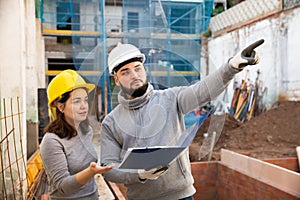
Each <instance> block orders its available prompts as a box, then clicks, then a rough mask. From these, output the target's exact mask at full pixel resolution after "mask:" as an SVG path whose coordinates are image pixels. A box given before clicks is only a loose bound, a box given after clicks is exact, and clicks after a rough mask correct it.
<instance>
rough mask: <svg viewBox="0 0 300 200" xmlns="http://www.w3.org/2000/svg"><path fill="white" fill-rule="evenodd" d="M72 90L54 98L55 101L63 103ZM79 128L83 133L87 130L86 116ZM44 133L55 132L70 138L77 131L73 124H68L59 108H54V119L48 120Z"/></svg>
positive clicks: (61, 136)
mask: <svg viewBox="0 0 300 200" xmlns="http://www.w3.org/2000/svg"><path fill="white" fill-rule="evenodd" d="M84 89H85V88H84ZM72 91H73V90H72ZM72 91H69V92H66V93H64V94H63V95H62V97H61V98H59V99H57V100H55V101H56V102H60V103H63V104H65V103H66V101H67V100H68V99H69V98H70V93H71V92H72ZM79 128H80V129H81V130H82V132H83V133H85V132H87V131H88V130H89V120H88V118H86V119H85V120H84V121H82V122H81V123H80V124H79ZM43 132H44V134H45V133H47V132H48V133H55V134H56V135H57V136H58V137H60V138H67V139H71V138H72V137H74V136H76V135H77V131H76V129H75V127H74V126H72V125H70V124H69V123H68V122H67V121H66V119H65V116H64V114H63V113H62V112H60V110H59V109H56V119H55V120H53V121H52V122H50V123H49V124H48V125H47V126H46V127H45V128H44V131H43Z"/></svg>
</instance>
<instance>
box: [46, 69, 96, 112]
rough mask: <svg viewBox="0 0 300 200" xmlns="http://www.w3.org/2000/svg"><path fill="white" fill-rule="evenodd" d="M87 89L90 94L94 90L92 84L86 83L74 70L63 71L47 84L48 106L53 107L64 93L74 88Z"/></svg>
mask: <svg viewBox="0 0 300 200" xmlns="http://www.w3.org/2000/svg"><path fill="white" fill-rule="evenodd" d="M81 87H83V88H87V91H88V93H90V92H91V91H92V90H93V89H94V88H95V85H94V84H90V83H86V82H85V80H84V79H83V78H82V77H81V76H80V75H79V74H78V73H77V72H76V71H74V70H70V69H67V70H64V71H62V72H60V73H59V74H57V75H56V76H55V77H54V78H53V79H52V80H51V82H50V83H49V85H48V89H47V96H48V105H49V106H50V107H55V105H53V102H54V101H55V100H56V99H57V98H59V97H61V96H62V95H63V94H64V93H66V92H69V91H71V90H73V89H76V88H81Z"/></svg>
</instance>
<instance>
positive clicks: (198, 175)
mask: <svg viewBox="0 0 300 200" xmlns="http://www.w3.org/2000/svg"><path fill="white" fill-rule="evenodd" d="M217 166H218V163H217V162H192V163H191V168H192V174H193V177H194V179H195V183H194V186H195V188H196V190H197V192H196V194H195V195H194V199H195V200H210V199H213V200H215V199H217V188H218V186H217V178H218V171H217V170H218V168H217Z"/></svg>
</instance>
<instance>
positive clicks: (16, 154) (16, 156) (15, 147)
mask: <svg viewBox="0 0 300 200" xmlns="http://www.w3.org/2000/svg"><path fill="white" fill-rule="evenodd" d="M12 104H13V102H12V98H10V113H11V115H13V106H12ZM11 124H12V130H13V133H12V136H13V139H14V150H15V158H16V164H17V169H18V177H19V181H20V187H21V190H20V192H21V197H22V199H23V187H22V186H23V184H22V181H21V180H22V179H21V174H20V167H19V162H18V151H17V143H16V133H15V123H14V117H12V118H11Z"/></svg>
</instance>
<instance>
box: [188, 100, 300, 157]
mask: <svg viewBox="0 0 300 200" xmlns="http://www.w3.org/2000/svg"><path fill="white" fill-rule="evenodd" d="M215 130H217V131H216V132H217V135H218V133H219V135H220V136H219V138H218V140H215V141H216V143H215V145H214V148H213V153H212V154H211V155H209V154H206V156H205V157H203V156H201V157H202V158H201V159H200V160H202V161H205V160H209V159H210V160H220V150H221V148H224V149H229V150H233V151H235V152H240V153H245V154H247V155H249V156H251V157H254V158H257V159H267V158H282V157H296V156H297V153H296V147H297V146H300V102H299V101H281V102H277V103H276V104H274V106H273V107H272V108H271V109H269V110H268V111H266V112H264V113H262V114H261V115H259V116H257V117H255V118H252V119H251V120H250V121H248V122H245V123H242V122H239V121H237V120H235V119H234V118H233V117H232V116H231V115H229V114H226V115H221V116H220V115H219V116H216V115H213V116H211V117H209V118H208V119H207V120H206V121H205V122H204V123H203V124H202V126H201V127H200V128H199V130H198V132H197V135H196V137H195V138H194V140H193V142H192V144H191V145H190V159H191V161H192V162H193V161H199V152H201V151H199V150H200V147H201V145H202V144H203V145H205V143H203V140H204V136H203V135H204V133H208V135H209V137H210V138H211V135H212V132H213V131H215ZM200 155H203V154H200Z"/></svg>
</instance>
